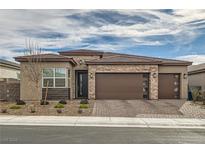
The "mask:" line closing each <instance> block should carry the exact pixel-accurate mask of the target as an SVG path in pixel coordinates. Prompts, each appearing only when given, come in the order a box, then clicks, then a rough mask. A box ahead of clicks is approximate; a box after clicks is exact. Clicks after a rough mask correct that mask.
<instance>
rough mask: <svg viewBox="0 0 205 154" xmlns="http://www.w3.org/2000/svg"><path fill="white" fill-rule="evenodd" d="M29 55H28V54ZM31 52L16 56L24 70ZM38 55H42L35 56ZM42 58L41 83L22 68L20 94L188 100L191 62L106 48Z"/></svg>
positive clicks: (27, 97)
mask: <svg viewBox="0 0 205 154" xmlns="http://www.w3.org/2000/svg"><path fill="white" fill-rule="evenodd" d="M29 57H30V56H29ZM29 57H28V56H22V57H16V58H15V59H16V61H18V62H21V69H24V67H25V66H28V62H27V61H28V58H29ZM32 57H33V58H39V56H32ZM40 57H41V61H42V63H41V70H42V81H41V82H40V84H39V86H38V88H36V90H34V88H32V86H33V83H31V82H30V81H29V79H28V78H27V73H26V72H25V71H24V72H23V73H21V99H23V100H37V99H38V100H39V99H42V98H44V96H45V91H46V83H47V82H49V89H48V99H49V100H60V99H83V98H88V99H185V98H187V87H188V86H187V85H188V79H187V66H188V65H191V64H192V63H191V62H187V61H179V60H171V59H162V58H153V57H145V56H136V55H128V54H119V53H111V52H102V51H95V50H71V51H65V52H59V54H43V55H40Z"/></svg>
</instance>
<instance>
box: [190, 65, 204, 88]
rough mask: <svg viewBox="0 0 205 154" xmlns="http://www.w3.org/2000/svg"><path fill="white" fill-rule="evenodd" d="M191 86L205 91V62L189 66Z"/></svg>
mask: <svg viewBox="0 0 205 154" xmlns="http://www.w3.org/2000/svg"><path fill="white" fill-rule="evenodd" d="M188 81H189V88H190V90H191V89H198V90H202V91H205V63H203V64H199V65H192V66H189V67H188Z"/></svg>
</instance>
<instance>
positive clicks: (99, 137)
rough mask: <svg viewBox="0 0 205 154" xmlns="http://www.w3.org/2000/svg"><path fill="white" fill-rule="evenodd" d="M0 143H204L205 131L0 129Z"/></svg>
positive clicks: (165, 129) (115, 128)
mask: <svg viewBox="0 0 205 154" xmlns="http://www.w3.org/2000/svg"><path fill="white" fill-rule="evenodd" d="M0 143H1V144H3V143H8V144H20V143H24V144H25V143H28V144H35V143H38V144H44V143H45V144H46V143H47V144H63V143H64V144H66V143H70V144H78V143H82V144H92V143H93V144H94V143H96V144H98V143H99V144H106V143H107V144H114V143H121V144H124V143H127V144H131V143H147V144H149V143H165V144H166V143H205V129H179V128H119V127H74V126H64V127H63V126H62V127H61V126H57V127H55V126H0Z"/></svg>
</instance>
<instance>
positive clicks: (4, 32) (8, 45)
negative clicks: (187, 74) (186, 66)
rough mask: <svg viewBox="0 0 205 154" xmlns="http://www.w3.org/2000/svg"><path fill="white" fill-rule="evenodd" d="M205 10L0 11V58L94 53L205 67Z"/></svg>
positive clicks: (10, 58)
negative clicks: (31, 50) (30, 49)
mask: <svg viewBox="0 0 205 154" xmlns="http://www.w3.org/2000/svg"><path fill="white" fill-rule="evenodd" d="M204 34H205V10H171V9H169V10H0V58H3V59H9V60H13V58H12V57H14V56H19V55H23V54H24V52H23V51H24V50H25V48H26V40H31V41H32V42H35V43H37V44H39V46H40V47H41V48H42V49H43V50H44V51H45V52H57V51H64V50H69V49H79V48H82V49H94V50H105V51H112V52H120V53H130V54H136V55H146V56H155V57H164V58H174V59H183V60H189V61H194V63H195V64H197V63H203V62H205V35H204Z"/></svg>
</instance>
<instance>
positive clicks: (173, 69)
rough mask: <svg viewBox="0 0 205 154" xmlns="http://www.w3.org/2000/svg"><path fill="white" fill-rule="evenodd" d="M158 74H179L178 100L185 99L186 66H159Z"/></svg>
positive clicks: (186, 91) (186, 85)
mask: <svg viewBox="0 0 205 154" xmlns="http://www.w3.org/2000/svg"><path fill="white" fill-rule="evenodd" d="M159 73H179V74H180V98H181V99H186V98H187V93H188V77H187V78H186V79H184V74H186V76H187V66H159Z"/></svg>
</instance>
